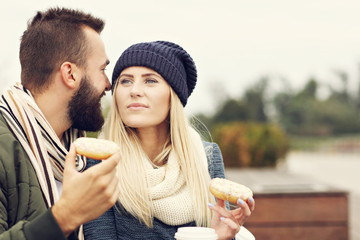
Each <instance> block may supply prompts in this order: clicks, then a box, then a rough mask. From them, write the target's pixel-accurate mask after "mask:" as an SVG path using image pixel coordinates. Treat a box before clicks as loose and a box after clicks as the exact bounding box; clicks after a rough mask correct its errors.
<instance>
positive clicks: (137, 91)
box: [130, 83, 144, 97]
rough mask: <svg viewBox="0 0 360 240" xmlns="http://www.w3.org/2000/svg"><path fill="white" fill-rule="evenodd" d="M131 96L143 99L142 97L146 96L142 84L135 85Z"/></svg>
mask: <svg viewBox="0 0 360 240" xmlns="http://www.w3.org/2000/svg"><path fill="white" fill-rule="evenodd" d="M130 95H131V96H132V97H141V96H143V95H144V92H143V90H142V88H141V86H140V84H137V83H135V84H134V85H133V86H132V87H131V91H130Z"/></svg>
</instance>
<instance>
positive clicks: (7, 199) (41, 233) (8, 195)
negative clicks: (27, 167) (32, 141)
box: [0, 132, 66, 240]
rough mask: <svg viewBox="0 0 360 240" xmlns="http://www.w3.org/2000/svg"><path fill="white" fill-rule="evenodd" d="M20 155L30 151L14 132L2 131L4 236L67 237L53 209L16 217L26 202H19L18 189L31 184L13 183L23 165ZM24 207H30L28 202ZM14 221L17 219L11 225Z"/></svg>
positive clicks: (15, 239) (10, 239)
mask: <svg viewBox="0 0 360 240" xmlns="http://www.w3.org/2000/svg"><path fill="white" fill-rule="evenodd" d="M15 142H16V143H15ZM14 143H15V144H14ZM18 158H22V159H26V158H27V155H26V153H25V152H24V150H23V149H22V148H21V147H20V145H19V144H18V142H17V141H16V140H15V138H14V137H13V135H12V134H11V133H10V132H7V133H4V132H2V133H1V134H0V240H35V239H36V240H39V239H53V240H65V239H66V237H65V235H64V233H63V232H62V231H61V229H60V227H59V225H58V224H57V222H56V220H55V218H54V217H53V215H52V213H51V210H50V209H48V210H46V211H43V212H42V213H40V214H39V215H38V216H37V217H34V218H33V219H32V220H31V221H28V220H21V219H20V220H17V219H16V216H17V213H18V211H20V210H19V208H20V207H19V206H18V205H20V204H24V203H21V202H19V203H18V204H16V201H18V199H17V194H18V193H17V191H18V190H19V189H24V188H26V184H28V183H24V182H20V183H14V181H12V182H13V183H12V184H13V185H10V180H9V179H10V178H11V179H13V178H14V179H16V171H17V170H16V169H18V168H19V166H18V165H17V164H18V161H15V160H16V159H18ZM11 159H14V160H13V161H11ZM16 184H18V185H20V184H23V186H22V187H23V188H19V189H18V188H17V186H16ZM25 204H27V203H25ZM21 208H22V209H26V206H21ZM10 216H13V217H12V218H11V217H10ZM12 221H15V222H14V223H13V224H11V225H9V223H10V222H12Z"/></svg>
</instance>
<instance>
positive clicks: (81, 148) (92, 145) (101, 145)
mask: <svg viewBox="0 0 360 240" xmlns="http://www.w3.org/2000/svg"><path fill="white" fill-rule="evenodd" d="M74 145H75V148H76V152H77V153H78V154H80V155H84V156H85V157H88V158H92V159H97V160H103V159H106V158H108V157H110V156H111V155H113V154H114V153H116V152H117V151H119V150H120V147H119V146H118V145H117V144H116V143H114V142H112V141H109V140H105V139H97V138H87V137H81V138H78V139H76V140H75V142H74Z"/></svg>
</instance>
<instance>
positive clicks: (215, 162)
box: [203, 142, 225, 178]
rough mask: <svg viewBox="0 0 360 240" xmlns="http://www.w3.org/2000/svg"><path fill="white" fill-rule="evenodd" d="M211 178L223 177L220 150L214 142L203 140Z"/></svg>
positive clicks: (223, 170) (223, 171)
mask: <svg viewBox="0 0 360 240" xmlns="http://www.w3.org/2000/svg"><path fill="white" fill-rule="evenodd" d="M203 144H204V148H205V153H206V157H207V161H208V170H209V174H210V177H211V178H225V169H224V162H223V158H222V154H221V150H220V148H219V146H218V145H217V144H216V143H209V142H203Z"/></svg>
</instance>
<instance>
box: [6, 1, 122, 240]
mask: <svg viewBox="0 0 360 240" xmlns="http://www.w3.org/2000/svg"><path fill="white" fill-rule="evenodd" d="M103 27H104V22H103V21H102V20H100V19H98V18H95V17H93V16H91V15H89V14H85V13H83V12H80V11H74V10H70V9H64V8H62V9H60V8H55V9H49V10H47V11H45V12H38V13H37V15H36V16H35V17H34V18H33V19H32V21H31V22H29V24H28V28H27V30H26V31H25V32H24V34H23V36H22V39H21V45H20V62H21V84H20V83H17V84H16V85H15V86H13V87H12V88H11V89H9V90H8V91H6V92H5V93H4V95H3V96H2V98H1V103H0V112H1V114H0V190H1V191H0V239H16V240H19V239H27V240H29V239H36V240H40V239H52V240H54V239H66V238H68V239H77V238H78V236H77V230H78V229H79V226H81V225H82V224H83V223H85V222H87V221H89V220H92V219H95V218H97V217H98V216H100V215H101V214H103V213H104V212H105V211H106V210H107V209H109V208H110V207H111V206H112V205H113V204H114V203H115V202H116V200H117V198H118V193H119V190H118V188H117V182H118V179H117V178H116V170H115V169H116V168H115V167H116V165H117V163H118V161H119V160H120V156H119V154H114V155H113V156H111V157H110V158H109V159H107V160H106V161H104V162H103V163H101V164H97V166H95V167H93V168H91V169H89V170H86V171H84V172H81V171H82V170H83V169H84V167H85V164H86V159H82V158H80V157H79V159H78V160H77V161H76V160H75V159H76V152H75V149H74V148H73V147H70V144H71V142H72V141H74V140H75V139H76V138H77V137H80V136H83V132H84V131H98V130H99V129H100V128H101V126H102V124H103V122H104V119H103V117H102V115H101V109H100V99H101V97H102V96H103V95H104V94H105V91H108V90H110V88H111V86H110V83H109V80H108V78H107V76H106V74H105V72H104V70H105V67H106V65H107V64H108V63H109V60H108V58H107V56H106V53H105V49H104V44H103V42H102V40H101V38H100V35H99V34H100V33H101V31H102V29H103ZM60 194H61V195H60ZM59 195H60V197H59Z"/></svg>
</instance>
